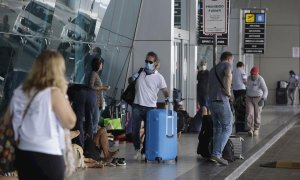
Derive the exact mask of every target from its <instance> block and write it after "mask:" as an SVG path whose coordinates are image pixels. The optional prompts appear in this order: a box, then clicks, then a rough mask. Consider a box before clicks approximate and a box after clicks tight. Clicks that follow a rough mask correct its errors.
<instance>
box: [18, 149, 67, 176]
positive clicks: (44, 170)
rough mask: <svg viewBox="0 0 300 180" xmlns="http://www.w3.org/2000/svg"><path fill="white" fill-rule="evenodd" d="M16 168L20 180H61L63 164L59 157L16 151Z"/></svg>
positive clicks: (62, 159)
mask: <svg viewBox="0 0 300 180" xmlns="http://www.w3.org/2000/svg"><path fill="white" fill-rule="evenodd" d="M16 168H17V171H18V176H19V177H18V178H19V179H20V180H33V179H43V180H63V179H64V171H65V164H64V158H63V156H62V155H61V156H60V155H51V154H45V153H38V152H33V151H24V150H19V149H17V150H16Z"/></svg>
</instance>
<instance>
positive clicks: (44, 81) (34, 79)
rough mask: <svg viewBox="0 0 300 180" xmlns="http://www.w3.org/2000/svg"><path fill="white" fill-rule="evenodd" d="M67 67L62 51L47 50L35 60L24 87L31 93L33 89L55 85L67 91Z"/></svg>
mask: <svg viewBox="0 0 300 180" xmlns="http://www.w3.org/2000/svg"><path fill="white" fill-rule="evenodd" d="M65 69H66V67H65V61H64V58H63V56H62V55H61V54H60V53H58V52H57V51H55V50H45V51H44V52H42V53H41V54H40V55H39V56H38V57H37V58H36V60H35V61H34V63H33V65H32V68H31V71H30V72H29V74H28V76H27V79H26V80H25V81H24V83H23V88H22V89H23V91H24V92H25V93H27V94H29V93H30V91H31V90H32V89H35V90H42V89H45V88H47V87H50V86H53V87H58V88H59V89H60V90H61V91H62V92H63V93H65V92H66V88H67V80H66V78H65Z"/></svg>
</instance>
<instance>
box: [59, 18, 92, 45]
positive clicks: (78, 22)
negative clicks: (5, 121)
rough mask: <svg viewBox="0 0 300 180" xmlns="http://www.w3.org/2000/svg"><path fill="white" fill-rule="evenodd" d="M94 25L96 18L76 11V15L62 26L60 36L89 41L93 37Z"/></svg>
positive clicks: (67, 38)
mask: <svg viewBox="0 0 300 180" xmlns="http://www.w3.org/2000/svg"><path fill="white" fill-rule="evenodd" d="M95 27H96V19H93V18H92V17H91V16H89V15H88V14H86V13H84V12H78V14H77V16H76V17H75V18H74V19H72V20H70V22H69V23H68V24H66V25H65V26H64V28H63V30H62V33H61V38H62V39H64V40H75V41H79V40H81V41H88V42H90V41H93V40H94V38H95V33H94V32H95Z"/></svg>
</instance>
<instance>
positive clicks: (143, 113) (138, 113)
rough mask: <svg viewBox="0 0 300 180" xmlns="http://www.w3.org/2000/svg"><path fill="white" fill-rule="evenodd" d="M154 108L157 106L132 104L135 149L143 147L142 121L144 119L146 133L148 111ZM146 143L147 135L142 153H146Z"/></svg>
mask: <svg viewBox="0 0 300 180" xmlns="http://www.w3.org/2000/svg"><path fill="white" fill-rule="evenodd" d="M152 109H155V107H145V106H140V105H138V104H133V105H132V138H133V146H134V148H135V150H138V149H140V148H141V139H140V129H141V122H142V121H144V132H145V135H146V124H147V113H148V111H150V110H152ZM145 145H146V136H145V139H144V142H143V149H142V151H141V153H142V154H144V153H145V147H146V146H145Z"/></svg>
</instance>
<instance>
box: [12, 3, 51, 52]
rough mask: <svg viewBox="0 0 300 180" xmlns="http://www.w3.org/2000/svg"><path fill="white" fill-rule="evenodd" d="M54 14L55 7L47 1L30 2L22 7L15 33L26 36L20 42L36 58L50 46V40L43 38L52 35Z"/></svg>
mask: <svg viewBox="0 0 300 180" xmlns="http://www.w3.org/2000/svg"><path fill="white" fill-rule="evenodd" d="M53 13H54V7H53V6H51V5H50V4H48V3H47V1H45V2H40V1H30V2H29V3H28V4H27V5H24V6H23V7H22V10H21V12H20V13H19V15H18V17H17V19H16V21H15V24H14V26H13V32H14V33H17V34H22V35H25V36H20V42H21V43H22V44H24V45H25V46H26V48H27V50H28V51H30V52H31V53H33V54H34V56H37V55H38V54H39V53H40V52H41V51H43V50H44V49H46V48H47V46H48V45H49V40H48V39H47V38H42V37H45V36H49V35H50V33H51V23H52V19H53Z"/></svg>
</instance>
